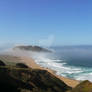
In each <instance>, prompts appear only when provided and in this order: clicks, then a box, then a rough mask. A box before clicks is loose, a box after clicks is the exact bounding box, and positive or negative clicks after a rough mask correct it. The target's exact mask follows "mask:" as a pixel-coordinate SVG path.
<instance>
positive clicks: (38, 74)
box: [0, 66, 71, 92]
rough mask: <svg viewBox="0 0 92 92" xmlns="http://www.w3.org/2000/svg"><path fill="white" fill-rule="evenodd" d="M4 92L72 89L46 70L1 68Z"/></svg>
mask: <svg viewBox="0 0 92 92" xmlns="http://www.w3.org/2000/svg"><path fill="white" fill-rule="evenodd" d="M0 89H1V90H3V92H7V91H9V92H66V91H67V90H70V89H71V87H69V86H67V85H66V84H65V83H64V82H63V81H61V80H59V79H58V78H56V77H55V76H54V75H52V74H50V73H49V72H47V71H46V70H40V69H31V68H17V67H14V66H0Z"/></svg>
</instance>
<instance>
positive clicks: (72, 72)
mask: <svg viewBox="0 0 92 92" xmlns="http://www.w3.org/2000/svg"><path fill="white" fill-rule="evenodd" d="M50 49H53V52H52V53H38V54H36V55H35V57H34V59H35V61H36V63H38V64H40V65H41V66H43V67H46V68H50V69H53V70H55V71H56V73H57V74H58V75H61V76H64V77H68V78H72V79H76V80H90V81H92V46H61V47H60V46H57V47H52V48H50Z"/></svg>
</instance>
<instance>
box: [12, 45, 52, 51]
mask: <svg viewBox="0 0 92 92" xmlns="http://www.w3.org/2000/svg"><path fill="white" fill-rule="evenodd" d="M13 49H14V50H16V49H19V50H27V51H34V52H52V51H51V50H48V49H46V48H42V47H39V46H16V47H14V48H13Z"/></svg>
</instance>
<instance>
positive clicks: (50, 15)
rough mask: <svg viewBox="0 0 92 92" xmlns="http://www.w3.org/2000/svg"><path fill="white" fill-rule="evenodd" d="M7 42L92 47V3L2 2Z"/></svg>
mask: <svg viewBox="0 0 92 92" xmlns="http://www.w3.org/2000/svg"><path fill="white" fill-rule="evenodd" d="M46 41H47V42H46ZM48 41H49V43H48ZM5 43H20V44H23V43H26V44H38V43H41V44H43V43H45V44H53V45H81V44H86V45H87V44H89V45H90V44H92V0H0V44H5Z"/></svg>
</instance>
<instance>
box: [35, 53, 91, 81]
mask: <svg viewBox="0 0 92 92" xmlns="http://www.w3.org/2000/svg"><path fill="white" fill-rule="evenodd" d="M34 56H35V57H34V59H35V61H36V63H37V64H40V65H41V66H42V67H45V68H50V69H53V70H55V71H56V74H57V75H61V76H64V77H69V78H73V79H77V80H90V81H92V69H89V68H88V69H86V68H84V67H75V66H69V65H67V63H66V62H65V60H60V59H52V58H47V57H48V56H47V55H46V54H43V53H42V54H36V55H34Z"/></svg>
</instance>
